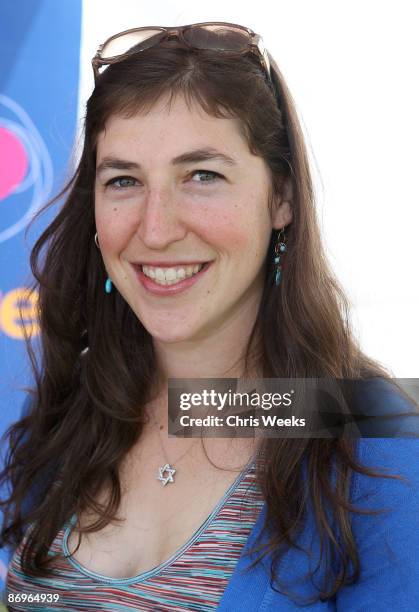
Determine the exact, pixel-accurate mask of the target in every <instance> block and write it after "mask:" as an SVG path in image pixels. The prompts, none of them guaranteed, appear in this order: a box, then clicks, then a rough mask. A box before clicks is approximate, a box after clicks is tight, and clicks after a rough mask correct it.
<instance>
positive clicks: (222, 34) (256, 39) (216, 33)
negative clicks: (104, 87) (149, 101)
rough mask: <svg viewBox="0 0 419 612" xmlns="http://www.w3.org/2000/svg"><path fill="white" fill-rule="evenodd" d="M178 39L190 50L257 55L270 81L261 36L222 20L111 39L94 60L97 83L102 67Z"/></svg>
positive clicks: (133, 32)
mask: <svg viewBox="0 0 419 612" xmlns="http://www.w3.org/2000/svg"><path fill="white" fill-rule="evenodd" d="M173 38H177V39H178V40H179V41H181V42H182V43H183V44H185V45H186V46H187V47H190V48H191V49H205V50H213V51H220V52H223V51H224V52H235V53H239V54H244V53H248V52H251V53H254V54H255V55H256V57H257V58H258V59H259V62H260V65H261V66H262V68H263V70H264V72H265V74H266V76H267V77H268V80H269V81H270V82H272V80H271V70H270V62H269V57H268V53H267V51H266V49H265V47H264V45H263V42H262V38H261V37H260V36H259V34H256V33H255V32H253V31H252V30H251V29H250V28H246V27H245V26H241V25H237V24H234V23H227V22H223V21H214V22H210V21H209V22H205V23H193V24H190V25H186V26H178V27H160V26H156V27H154V26H153V27H143V28H133V29H131V30H125V31H124V32H120V33H119V34H114V35H113V36H111V37H110V38H108V39H107V40H106V41H105V42H104V43H103V44H102V45H100V47H99V49H98V50H97V52H96V55H95V56H94V58H93V59H92V66H93V72H94V77H95V82H96V80H97V78H98V76H99V75H100V68H101V67H105V66H108V65H110V64H116V63H117V62H120V61H122V60H124V59H125V58H127V57H129V56H130V55H132V54H133V53H138V52H140V51H144V49H149V48H150V47H153V46H154V45H158V44H159V43H161V42H162V41H164V40H170V39H173Z"/></svg>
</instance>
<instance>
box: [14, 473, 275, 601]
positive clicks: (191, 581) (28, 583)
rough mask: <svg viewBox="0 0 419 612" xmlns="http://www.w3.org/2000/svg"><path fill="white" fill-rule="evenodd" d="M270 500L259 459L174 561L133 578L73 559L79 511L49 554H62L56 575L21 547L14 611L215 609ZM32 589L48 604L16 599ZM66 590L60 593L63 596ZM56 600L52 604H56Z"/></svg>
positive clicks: (17, 553)
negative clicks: (27, 558)
mask: <svg viewBox="0 0 419 612" xmlns="http://www.w3.org/2000/svg"><path fill="white" fill-rule="evenodd" d="M263 503H264V500H263V498H262V493H261V491H260V487H259V486H258V485H257V483H256V479H255V464H254V463H249V464H248V465H247V466H246V467H245V468H244V470H243V471H242V472H241V473H240V474H239V475H238V477H237V478H236V480H235V481H234V482H233V483H232V485H231V486H230V487H229V489H228V490H227V491H226V493H225V494H224V495H223V497H222V499H221V500H220V501H219V503H218V504H217V505H216V507H215V508H214V510H213V511H212V512H211V514H210V515H209V516H208V518H207V519H206V520H205V521H204V523H203V524H202V525H201V526H200V527H199V529H197V531H196V532H195V533H194V534H193V536H192V537H191V538H190V539H189V540H188V541H187V542H186V543H185V544H184V545H183V546H182V547H181V548H180V549H179V550H178V551H177V552H176V553H175V554H174V555H172V556H171V557H170V558H169V559H168V560H167V561H165V562H163V563H161V564H160V565H158V566H157V567H155V568H153V569H152V570H150V571H148V572H144V573H142V574H140V575H138V576H134V577H131V578H111V577H109V576H103V575H102V574H98V573H96V572H93V571H90V570H88V569H87V568H85V567H83V566H82V565H81V564H80V563H78V562H77V561H76V560H75V559H73V558H71V557H69V556H68V555H69V551H68V548H67V540H68V536H69V533H70V531H71V527H72V523H73V522H74V519H75V517H72V519H71V520H70V521H69V522H68V523H67V524H66V525H64V527H63V528H62V529H61V531H60V532H59V533H58V534H57V536H56V538H55V539H54V541H53V543H52V545H51V548H50V551H49V554H50V555H53V554H56V553H63V552H64V554H65V555H67V558H62V559H57V561H56V562H55V565H54V569H55V568H56V573H55V572H54V577H51V578H48V579H46V578H32V577H29V576H26V575H25V574H23V573H22V570H21V567H20V552H21V547H22V545H23V542H22V543H21V544H20V546H19V547H18V548H17V549H16V551H15V553H14V555H13V557H12V559H11V561H10V564H9V571H8V575H7V582H6V600H8V601H6V604H7V606H8V609H9V610H12V611H13V610H24V611H25V612H26V611H27V610H28V609H31V610H43V611H47V610H51V611H54V612H58V611H59V610H72V611H73V612H74V611H76V610H79V611H86V610H89V611H93V610H119V611H121V612H126V610H141V611H144V612H146V611H149V610H152V611H153V612H156V611H159V612H166V611H167V612H169V611H170V612H175V611H177V610H189V611H193V610H196V611H198V612H206V611H209V610H215V609H216V608H217V607H218V603H219V601H220V599H221V596H222V594H223V592H224V590H225V588H226V586H227V583H228V581H229V579H230V577H231V575H232V573H233V570H234V568H235V566H236V563H237V561H238V559H239V557H240V554H241V552H242V548H243V546H244V544H245V543H246V541H247V538H248V536H249V534H250V532H251V530H252V528H253V527H254V524H255V522H256V520H257V518H258V516H259V512H260V510H261V508H262V506H263ZM18 593H19V594H23V593H26V594H27V593H32V594H36V593H38V594H40V595H39V597H40V598H41V597H43V599H40V601H41V602H42V601H43V602H45V603H37V602H36V601H34V603H31V604H30V605H29V607H28V601H26V602H21V603H16V602H15V603H12V602H11V601H10V599H11V597H13V596H14V595H16V594H18ZM57 596H59V598H58V597H57ZM48 601H50V602H51V603H48Z"/></svg>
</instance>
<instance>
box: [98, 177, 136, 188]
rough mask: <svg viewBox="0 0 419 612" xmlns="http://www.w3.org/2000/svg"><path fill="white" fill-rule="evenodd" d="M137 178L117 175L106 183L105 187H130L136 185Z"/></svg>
mask: <svg viewBox="0 0 419 612" xmlns="http://www.w3.org/2000/svg"><path fill="white" fill-rule="evenodd" d="M136 182H137V179H135V178H133V177H132V176H116V177H115V178H112V179H110V180H109V181H108V182H107V183H105V187H112V188H113V189H119V190H121V189H126V188H128V187H134V185H135V183H136Z"/></svg>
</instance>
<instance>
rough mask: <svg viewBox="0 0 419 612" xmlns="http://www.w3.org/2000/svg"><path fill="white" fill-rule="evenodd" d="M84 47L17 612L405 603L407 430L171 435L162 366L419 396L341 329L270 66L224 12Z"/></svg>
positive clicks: (19, 450) (23, 430)
mask: <svg viewBox="0 0 419 612" xmlns="http://www.w3.org/2000/svg"><path fill="white" fill-rule="evenodd" d="M93 66H94V70H95V77H96V84H95V89H94V91H93V93H92V96H91V98H90V99H89V101H88V104H87V114H86V124H85V141H84V149H83V153H82V156H81V160H80V163H79V165H78V168H77V171H76V173H75V175H74V177H73V179H72V181H71V182H70V184H69V185H68V186H67V187H66V189H65V190H64V191H63V194H67V197H66V201H65V203H64V205H63V207H62V209H61V210H60V212H59V214H58V215H57V217H56V218H55V220H54V221H53V223H52V224H51V225H50V226H49V227H48V228H47V230H46V231H45V232H44V234H43V235H42V236H41V238H40V239H39V240H38V242H37V244H36V245H35V247H34V250H33V253H32V256H31V263H32V268H33V272H34V275H35V278H36V279H37V283H38V284H39V302H40V326H41V344H42V360H41V363H40V364H39V365H37V364H36V360H35V358H34V355H33V353H32V352H30V354H31V355H32V358H33V359H32V361H33V365H34V372H35V377H36V390H35V392H34V393H33V394H32V397H31V400H30V401H28V405H27V406H26V409H25V412H26V414H25V415H24V417H23V418H22V419H21V420H20V421H19V422H18V423H16V424H15V425H14V426H13V427H12V428H11V431H10V453H9V456H8V461H7V464H6V468H5V470H4V472H3V473H2V478H3V480H4V481H6V480H7V481H10V482H11V485H12V491H11V495H10V498H9V499H7V500H5V501H4V502H3V507H4V509H5V510H4V512H5V521H4V527H3V531H2V542H3V544H4V543H5V544H7V545H12V546H13V547H15V548H16V550H15V552H14V556H13V558H12V561H11V563H10V566H9V574H8V580H7V592H6V599H7V601H8V606H9V609H12V610H23V609H25V610H26V609H28V607H27V606H28V601H29V600H26V602H23V603H22V600H20V601H19V597H17V596H18V595H19V594H20V593H32V594H34V593H39V594H40V597H41V596H44V599H43V600H42V599H41V600H38V601H41V602H43V603H37V602H36V601H35V602H34V603H31V604H30V605H32V606H33V609H36V605H40V606H43V607H42V609H43V610H50V609H51V610H56V609H60V610H76V609H77V610H86V609H88V610H94V609H101V610H111V609H112V610H114V609H120V610H127V609H135V610H213V609H219V610H228V611H229V612H230V611H232V610H239V609H240V610H242V609H245V610H251V611H253V610H262V609H263V610H290V609H297V608H298V607H299V606H300V605H301V604H307V605H308V606H309V609H310V610H325V609H338V610H345V611H346V610H358V609H363V610H364V609H365V610H366V609H368V610H384V609H389V608H390V606H393V605H396V604H397V605H399V606H400V607H403V605H404V609H413V608H412V607H409V606H413V602H416V598H417V596H418V595H419V590H418V584H417V580H416V578H415V577H414V574H415V573H417V572H418V564H417V562H416V561H415V558H416V557H415V555H414V554H413V553H414V551H415V546H416V547H417V545H418V544H419V542H418V535H417V530H416V531H415V529H414V524H415V521H416V516H417V514H416V512H417V505H418V499H419V497H418V486H417V485H418V468H417V465H418V463H417V459H418V458H419V457H418V445H417V443H416V440H395V439H393V440H381V439H377V440H365V439H364V440H362V439H361V440H358V441H354V440H352V441H351V440H349V439H344V438H330V439H289V438H282V439H262V440H261V439H257V438H238V439H236V440H229V439H223V438H220V439H215V438H207V439H205V441H201V440H197V439H194V440H192V439H188V440H185V439H178V438H168V436H167V381H168V379H169V378H224V377H227V378H239V377H243V378H246V377H249V378H258V377H259V378H262V377H265V378H277V377H282V378H287V377H290V378H294V377H300V378H306V377H332V378H354V379H359V380H369V381H370V387H368V388H369V390H370V395H371V393H372V396H373V399H374V401H375V402H378V404H379V406H380V410H381V408H382V409H383V410H384V408H386V409H387V408H388V407H390V408H391V411H392V412H394V409H396V410H400V411H401V412H403V411H407V409H408V408H409V404H408V402H406V401H405V400H404V399H403V397H402V395H401V394H400V393H397V390H396V389H395V388H394V387H393V385H392V384H391V381H390V380H389V376H388V374H387V373H386V372H385V371H384V370H383V368H381V367H380V366H379V365H378V364H376V363H374V362H373V361H372V360H371V359H369V358H368V357H367V356H365V355H364V354H363V353H362V352H361V350H360V349H359V347H358V346H357V344H356V342H355V341H354V339H353V338H352V336H351V332H350V328H349V323H348V320H347V302H346V299H345V296H344V294H343V292H342V290H341V289H340V287H339V284H338V283H337V281H336V280H335V278H334V277H333V275H332V273H331V271H330V270H329V268H328V265H327V262H326V259H325V256H324V253H323V249H322V245H321V240H320V236H319V230H318V226H317V221H316V215H315V209H314V201H313V190H312V184H311V179H310V173H309V166H308V162H307V156H306V149H305V146H304V141H303V137H302V134H301V131H300V127H299V124H298V120H297V116H296V112H295V109H294V106H293V102H292V98H291V96H290V94H289V92H288V89H287V87H286V85H285V83H284V81H283V78H282V76H281V74H280V72H279V70H278V68H277V66H276V64H275V62H274V61H273V59H272V57H271V56H270V55H269V54H267V52H265V51H264V50H263V47H262V43H261V41H260V39H259V37H258V36H257V35H255V34H254V33H253V32H252V31H250V30H248V29H246V28H243V27H242V26H235V25H232V24H220V23H219V24H194V25H193V26H185V27H183V28H168V29H166V28H161V29H156V28H140V29H135V30H133V31H129V32H128V33H122V34H120V35H115V37H112V38H111V39H110V40H109V41H107V43H105V44H104V45H103V46H102V47H101V49H100V51H99V52H98V54H97V56H96V57H95V58H94V60H93ZM101 70H102V72H101ZM61 195H62V194H61ZM44 248H45V249H46V254H45V260H44V261H42V262H41V257H40V256H41V252H42V250H43V249H44ZM29 350H30V351H31V349H29ZM203 442H204V443H203ZM400 476H402V477H405V478H407V479H408V480H409V481H410V487H409V486H407V484H406V482H405V481H404V480H402V479H401V478H400ZM412 483H413V486H412ZM369 495H370V497H368V496H369ZM392 505H394V508H392V511H391V512H389V511H388V508H386V507H387V506H392ZM384 509H386V510H387V512H384V513H383V514H379V515H378V516H377V514H376V513H374V511H381V510H384ZM396 529H397V533H396ZM80 534H81V535H80ZM79 536H80V537H79ZM391 563H392V565H391ZM22 597H23V595H22ZM32 601H33V600H32ZM25 606H26V607H25ZM45 606H46V607H45ZM30 609H32V608H30Z"/></svg>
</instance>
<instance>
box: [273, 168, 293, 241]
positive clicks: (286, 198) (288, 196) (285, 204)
mask: <svg viewBox="0 0 419 612" xmlns="http://www.w3.org/2000/svg"><path fill="white" fill-rule="evenodd" d="M292 203H293V188H292V183H291V179H290V178H287V179H286V181H285V182H284V185H283V188H282V197H279V198H277V199H276V200H275V203H274V208H273V210H272V227H273V228H274V229H281V228H282V227H285V226H286V225H289V224H290V223H291V221H292Z"/></svg>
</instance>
